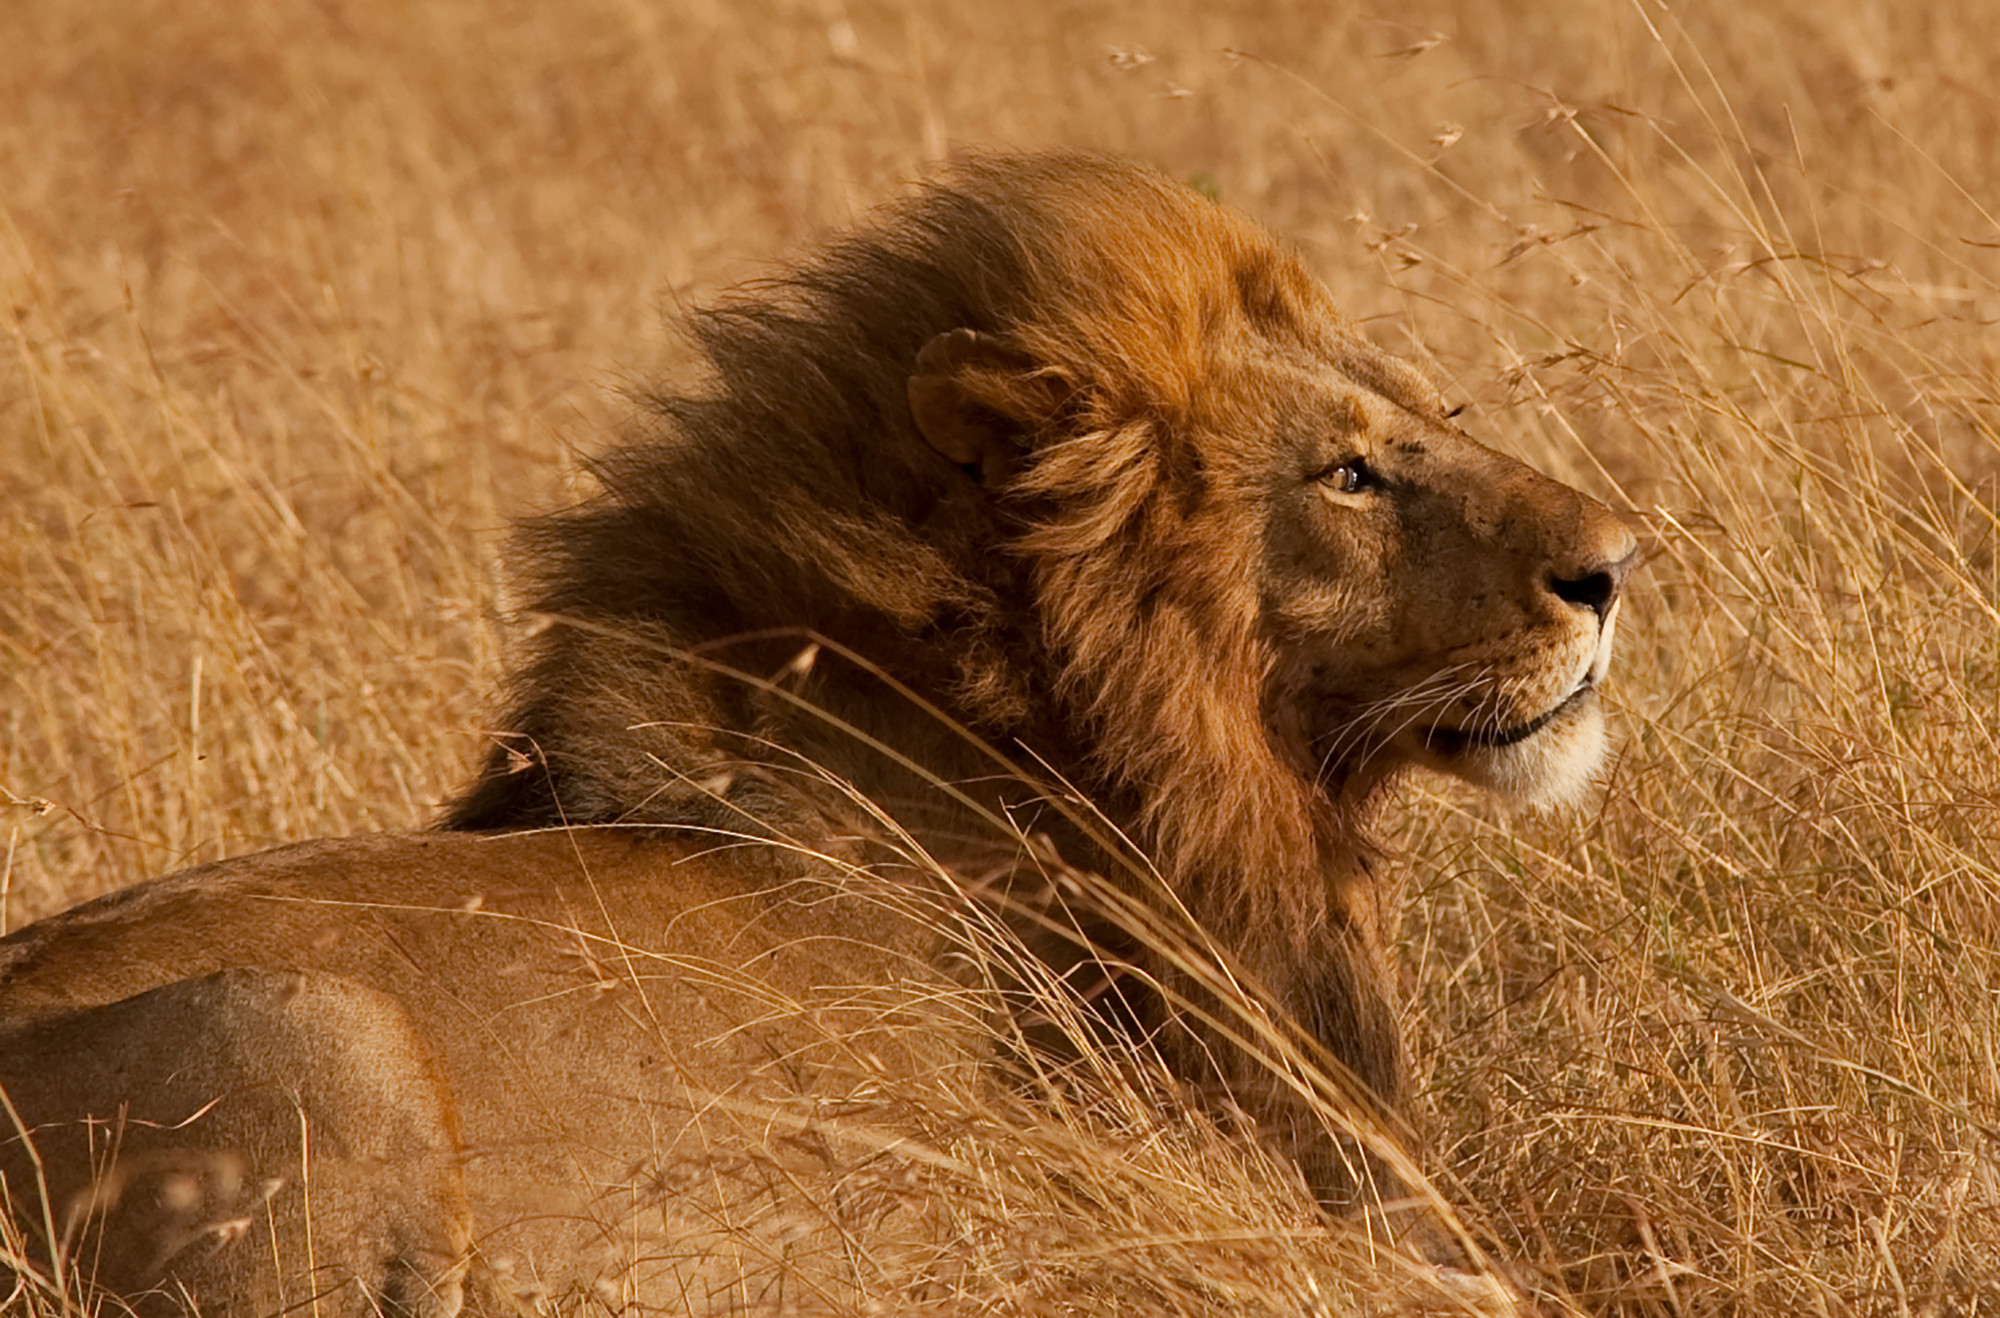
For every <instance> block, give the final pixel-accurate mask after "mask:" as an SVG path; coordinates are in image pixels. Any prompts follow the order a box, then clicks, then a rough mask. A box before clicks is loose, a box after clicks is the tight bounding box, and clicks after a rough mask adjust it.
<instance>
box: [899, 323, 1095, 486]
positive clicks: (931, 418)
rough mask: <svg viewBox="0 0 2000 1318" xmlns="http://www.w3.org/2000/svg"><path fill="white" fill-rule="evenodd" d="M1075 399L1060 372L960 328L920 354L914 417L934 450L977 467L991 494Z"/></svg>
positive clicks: (998, 339)
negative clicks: (1063, 408)
mask: <svg viewBox="0 0 2000 1318" xmlns="http://www.w3.org/2000/svg"><path fill="white" fill-rule="evenodd" d="M1070 393H1071V390H1070V388H1069V387H1068V384H1067V382H1066V381H1065V380H1064V378H1063V377H1062V376H1061V375H1060V374H1059V373H1057V372H1054V371H1050V370H1047V369H1044V368H1041V367H1039V366H1038V364H1037V363H1036V362H1035V360H1034V359H1033V358H1031V357H1030V356H1028V354H1027V353H1025V352H1023V351H1021V349H1019V348H1018V347H1016V346H1015V345H1014V344H1013V343H1012V342H1010V341H1009V340H1007V339H1006V338H1004V337H1002V336H1000V335H996V334H981V333H979V332H978V331H977V330H969V329H955V330H950V331H947V332H946V333H943V334H940V335H938V336H937V337H936V338H934V339H932V340H931V341H930V342H929V343H926V344H925V345H924V347H923V351H921V352H919V353H918V354H917V368H916V370H915V372H913V373H912V374H911V376H910V384H909V398H910V415H911V416H912V417H913V418H914V419H915V420H916V423H917V433H919V434H921V435H922V436H923V437H924V439H925V440H927V441H928V442H929V443H930V446H931V447H932V448H934V449H936V450H937V451H938V452H940V453H942V454H944V455H945V456H946V457H947V458H950V459H951V460H952V461H953V462H955V463H957V464H958V465H959V466H961V467H972V468H975V469H977V470H978V472H979V478H980V483H981V484H984V485H986V486H987V487H989V488H991V487H992V486H994V485H996V484H998V483H999V482H1000V481H1003V480H1005V479H1006V477H1007V475H1008V474H1009V473H1010V472H1011V471H1012V470H1013V469H1014V466H1015V464H1016V463H1017V462H1018V461H1019V460H1020V456H1021V453H1022V451H1023V450H1024V449H1025V448H1026V447H1027V443H1028V441H1029V440H1030V439H1031V438H1032V437H1033V436H1034V435H1035V434H1037V433H1039V432H1040V431H1042V430H1044V429H1046V428H1047V427H1048V426H1049V424H1050V423H1051V422H1053V421H1054V420H1055V419H1056V415H1057V413H1058V412H1059V411H1060V410H1061V408H1062V406H1063V404H1064V403H1065V402H1066V401H1067V400H1068V398H1069V396H1070Z"/></svg>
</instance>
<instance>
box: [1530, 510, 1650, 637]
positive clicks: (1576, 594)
mask: <svg viewBox="0 0 2000 1318" xmlns="http://www.w3.org/2000/svg"><path fill="white" fill-rule="evenodd" d="M1621 548H1623V550H1624V551H1625V552H1624V553H1622V554H1620V555H1619V557H1618V558H1617V559H1616V561H1613V562H1607V563H1603V564H1600V565H1597V566H1596V567H1594V568H1590V569H1587V570H1585V571H1583V572H1581V573H1578V574H1577V575H1575V576H1565V575H1563V574H1561V573H1557V572H1551V573H1549V590H1550V592H1551V593H1553V594H1554V595H1555V597H1556V598H1557V599H1560V600H1562V601H1564V602H1565V603H1569V604H1574V605H1576V606H1577V607H1579V608H1586V609H1589V610H1590V611H1591V612H1592V613H1595V614H1596V615H1597V621H1598V623H1599V624H1600V625H1601V624H1602V623H1603V622H1604V620H1605V619H1606V618H1607V617H1609V616H1611V606H1612V605H1613V604H1616V603H1617V602H1618V592H1619V590H1620V589H1621V588H1622V587H1623V586H1624V585H1625V578H1626V577H1629V576H1631V575H1632V566H1633V564H1635V563H1637V562H1638V561H1639V549H1638V546H1637V545H1635V544H1634V543H1633V542H1632V537H1631V534H1630V533H1629V532H1628V533H1627V534H1626V535H1625V537H1624V543H1623V544H1622V545H1621Z"/></svg>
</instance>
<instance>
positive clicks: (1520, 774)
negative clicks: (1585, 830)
mask: <svg viewBox="0 0 2000 1318" xmlns="http://www.w3.org/2000/svg"><path fill="white" fill-rule="evenodd" d="M1424 742H1425V744H1424V748H1423V752H1422V753H1421V754H1420V755H1419V756H1418V760H1419V762H1420V763H1422V764H1423V765H1424V766H1425V767H1427V768H1430V769H1432V770H1435V771H1436V772H1439V773H1443V774H1447V775H1449V776H1451V777H1453V778H1457V779H1460V780H1461V781H1463V782H1468V783H1471V784H1472V785H1473V786H1475V787H1479V788H1483V789H1485V790H1486V791H1489V792H1491V793H1493V794H1494V795H1495V796H1497V797H1500V798H1501V799H1502V800H1505V801H1509V802H1512V803H1513V804H1516V805H1530V806H1540V807H1545V808H1552V807H1556V806H1562V805H1569V804H1572V803H1574V802H1575V801H1576V800H1577V799H1578V798H1580V797H1581V796H1583V795H1584V793H1585V792H1586V791H1587V790H1588V789H1589V788H1590V785H1591V784H1592V782H1594V781H1595V780H1596V777H1597V771H1598V769H1599V768H1600V767H1601V766H1602V765H1603V763H1604V751H1605V742H1606V739H1605V733H1604V709H1603V706H1602V703H1601V701H1600V700H1599V697H1598V694H1597V690H1596V687H1595V684H1593V683H1586V684H1585V685H1584V686H1583V687H1581V688H1580V689H1578V690H1577V691H1576V692H1575V693H1573V694H1572V695H1571V696H1570V697H1569V698H1568V699H1566V700H1565V701H1564V702H1563V703H1562V704H1561V705H1559V706H1557V707H1556V708H1555V709H1552V710H1550V711H1549V712H1548V713H1547V714H1545V715H1542V716H1541V717H1540V718H1537V719H1535V720H1533V721H1532V723H1530V724H1526V725H1523V726H1522V727H1521V728H1520V729H1516V730H1514V731H1513V732H1510V733H1508V734H1504V735H1502V736H1498V737H1492V738H1488V739H1485V740H1480V741H1474V740H1472V739H1470V738H1465V737H1463V736H1459V735H1456V734H1444V733H1442V730H1433V731H1432V733H1431V734H1429V735H1428V736H1426V737H1425V738H1424Z"/></svg>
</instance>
